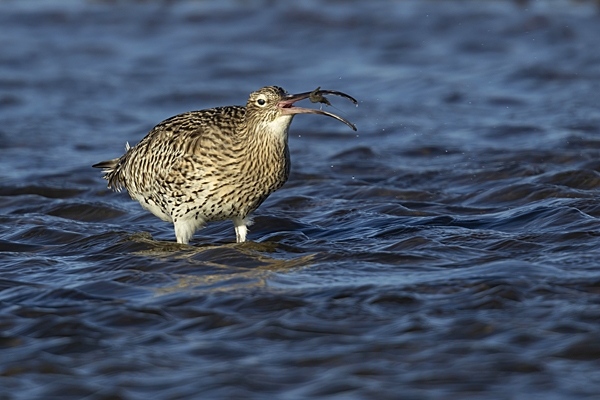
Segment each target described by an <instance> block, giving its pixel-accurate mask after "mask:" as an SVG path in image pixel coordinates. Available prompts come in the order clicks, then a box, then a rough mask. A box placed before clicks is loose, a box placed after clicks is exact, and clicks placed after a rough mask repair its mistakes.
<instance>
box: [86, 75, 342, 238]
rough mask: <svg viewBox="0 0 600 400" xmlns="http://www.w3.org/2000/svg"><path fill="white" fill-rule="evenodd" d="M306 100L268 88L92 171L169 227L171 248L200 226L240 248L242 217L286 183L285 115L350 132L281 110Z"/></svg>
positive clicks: (156, 135)
mask: <svg viewBox="0 0 600 400" xmlns="http://www.w3.org/2000/svg"><path fill="white" fill-rule="evenodd" d="M332 93H338V92H332ZM308 94H309V93H304V94H300V95H295V96H297V97H296V98H294V97H293V96H290V95H288V94H287V93H286V92H285V91H284V90H283V89H281V88H279V87H276V86H268V87H265V88H262V89H260V90H258V91H256V92H253V93H251V94H250V97H249V99H248V102H247V104H246V106H245V107H242V106H228V107H217V108H212V109H208V110H201V111H192V112H187V113H184V114H180V115H176V116H174V117H171V118H169V119H167V120H165V121H163V122H161V123H160V124H158V125H157V126H156V127H154V128H153V129H152V130H151V131H150V132H149V133H148V135H147V136H146V137H144V138H143V139H142V140H141V141H140V142H139V143H138V144H137V145H136V146H135V147H133V148H130V147H129V145H127V147H126V149H127V151H126V153H125V154H124V155H123V156H121V157H119V158H116V159H113V160H108V161H103V162H100V163H98V164H96V165H94V167H97V168H103V169H104V173H105V175H104V178H105V179H106V180H108V187H109V188H113V189H115V190H121V189H122V188H125V189H127V191H128V192H129V194H130V196H131V197H132V198H133V199H135V200H138V201H139V202H140V204H141V205H142V207H144V208H145V209H147V210H148V211H150V212H152V213H153V214H154V215H156V216H157V217H159V218H161V219H162V220H164V221H167V222H172V223H173V224H174V228H175V235H176V236H177V241H178V242H180V243H188V242H189V240H190V238H191V237H192V236H193V234H194V232H195V231H196V230H197V229H199V228H201V227H202V226H203V225H204V224H205V223H206V222H210V221H218V220H227V219H230V220H232V221H233V223H234V226H235V230H236V238H237V241H238V242H243V241H245V239H246V232H247V228H246V226H247V224H248V222H249V221H248V216H249V215H250V213H252V212H253V211H254V210H256V209H257V208H258V207H259V206H260V205H261V203H262V202H263V201H265V199H266V198H267V197H268V196H269V195H270V194H271V193H273V192H274V191H275V190H277V189H279V188H280V187H281V186H283V184H284V183H285V182H286V181H287V179H288V176H289V172H290V155H289V149H288V129H289V126H290V124H291V122H292V118H293V114H296V113H300V112H309V113H319V114H324V115H329V116H332V117H334V118H337V119H339V120H342V121H343V122H345V123H346V124H348V125H350V126H351V127H353V125H352V124H350V123H349V122H347V121H346V120H344V119H343V118H340V117H338V116H335V115H333V114H328V113H325V112H322V111H316V110H309V109H300V108H290V107H289V106H290V105H291V103H293V101H297V100H299V99H302V98H307V97H308ZM286 99H289V100H286ZM292 99H293V100H292ZM286 101H287V103H286ZM281 103H286V104H283V105H282V104H281ZM286 107H287V110H282V109H283V108H286ZM290 110H293V111H290Z"/></svg>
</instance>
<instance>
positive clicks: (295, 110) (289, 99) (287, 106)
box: [277, 90, 358, 130]
mask: <svg viewBox="0 0 600 400" xmlns="http://www.w3.org/2000/svg"><path fill="white" fill-rule="evenodd" d="M324 94H331V95H335V96H341V97H345V98H347V99H349V100H351V101H352V102H353V103H354V104H358V102H357V101H356V100H355V99H354V98H353V97H351V96H348V95H347V94H345V93H342V92H337V91H335V90H318V91H312V92H304V93H298V94H291V95H288V96H286V97H285V98H284V99H283V100H281V101H280V102H279V103H277V107H279V108H280V109H281V112H282V113H283V114H287V115H295V114H321V115H327V116H328V117H331V118H335V119H337V120H338V121H342V122H343V123H345V124H346V125H348V126H349V127H350V128H352V129H353V130H356V126H355V125H354V124H353V123H352V122H350V121H348V120H347V119H345V118H342V117H340V116H338V115H335V114H332V113H330V112H327V111H323V110H314V109H312V108H302V107H294V103H295V102H297V101H300V100H304V99H308V98H311V101H313V97H312V96H315V95H316V96H318V97H320V98H321V99H323V97H322V95H324Z"/></svg>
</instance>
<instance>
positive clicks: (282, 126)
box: [246, 86, 356, 135]
mask: <svg viewBox="0 0 600 400" xmlns="http://www.w3.org/2000/svg"><path fill="white" fill-rule="evenodd" d="M315 92H316V91H313V92H304V93H298V94H288V92H286V91H285V90H283V89H282V88H280V87H278V86H266V87H264V88H262V89H259V90H257V91H256V92H252V93H251V94H250V98H249V99H248V103H247V104H246V118H247V120H248V122H250V123H254V124H257V125H259V126H261V127H262V128H263V129H268V130H269V131H271V132H273V133H277V134H280V135H285V134H287V130H288V128H289V126H290V124H291V122H292V118H293V117H294V115H296V114H321V115H326V116H328V117H332V118H335V119H337V120H339V121H342V122H343V123H345V124H346V125H348V126H350V127H351V128H352V129H354V130H356V127H355V126H354V125H353V124H352V123H350V122H349V121H348V120H346V119H344V118H342V117H340V116H337V115H335V114H332V113H329V112H327V111H323V110H314V109H311V108H301V107H295V106H294V103H295V102H297V101H299V100H303V99H307V98H309V97H310V96H311V94H314V93H315ZM321 92H322V93H324V94H335V95H342V96H344V97H347V98H350V99H351V100H353V101H354V102H356V100H354V99H352V98H351V97H350V96H348V95H345V94H343V93H341V92H334V91H320V92H319V93H321Z"/></svg>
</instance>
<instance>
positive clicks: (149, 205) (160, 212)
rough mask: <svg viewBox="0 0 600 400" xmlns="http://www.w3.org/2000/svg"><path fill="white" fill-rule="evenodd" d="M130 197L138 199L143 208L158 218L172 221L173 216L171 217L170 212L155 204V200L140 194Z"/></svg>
mask: <svg viewBox="0 0 600 400" xmlns="http://www.w3.org/2000/svg"><path fill="white" fill-rule="evenodd" d="M132 197H133V199H134V200H137V201H139V203H140V205H141V206H142V207H143V208H144V209H145V210H148V211H150V212H151V213H152V214H154V215H156V216H157V217H158V218H160V219H162V220H163V221H165V222H173V218H172V217H171V215H170V213H168V212H167V211H166V210H165V209H164V208H163V207H161V206H159V205H158V204H156V202H155V201H154V200H152V199H151V198H149V197H145V196H143V195H141V194H137V195H133V196H132Z"/></svg>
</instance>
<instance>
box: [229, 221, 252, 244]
mask: <svg viewBox="0 0 600 400" xmlns="http://www.w3.org/2000/svg"><path fill="white" fill-rule="evenodd" d="M231 220H232V221H233V226H235V240H236V242H238V243H243V242H245V241H246V233H248V228H247V227H246V223H247V222H248V221H247V220H246V219H245V218H239V217H235V218H232V219H231Z"/></svg>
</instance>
